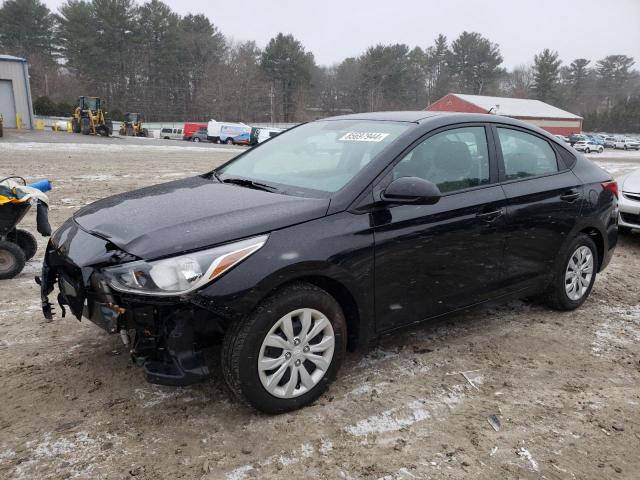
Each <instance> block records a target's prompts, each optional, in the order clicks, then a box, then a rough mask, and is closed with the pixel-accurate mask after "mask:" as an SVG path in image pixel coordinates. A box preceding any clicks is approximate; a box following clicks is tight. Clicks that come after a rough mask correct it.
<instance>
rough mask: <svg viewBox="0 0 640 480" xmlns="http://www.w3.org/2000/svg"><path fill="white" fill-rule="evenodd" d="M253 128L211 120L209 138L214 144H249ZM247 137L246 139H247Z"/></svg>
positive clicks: (242, 124) (208, 129) (208, 125)
mask: <svg viewBox="0 0 640 480" xmlns="http://www.w3.org/2000/svg"><path fill="white" fill-rule="evenodd" d="M250 132H251V127H250V126H249V125H246V124H244V123H229V122H217V121H215V120H209V123H208V124H207V137H209V140H211V141H212V142H213V143H247V144H248V143H249V134H250ZM245 137H246V138H245Z"/></svg>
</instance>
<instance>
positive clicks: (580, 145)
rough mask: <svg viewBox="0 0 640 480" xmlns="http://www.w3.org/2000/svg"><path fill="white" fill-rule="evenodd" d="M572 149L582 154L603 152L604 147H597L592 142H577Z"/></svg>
mask: <svg viewBox="0 0 640 480" xmlns="http://www.w3.org/2000/svg"><path fill="white" fill-rule="evenodd" d="M573 148H575V149H576V150H577V151H579V152H584V153H591V152H598V153H602V152H604V147H603V146H602V145H598V144H597V143H595V142H593V141H592V140H579V141H577V142H576V143H574V144H573Z"/></svg>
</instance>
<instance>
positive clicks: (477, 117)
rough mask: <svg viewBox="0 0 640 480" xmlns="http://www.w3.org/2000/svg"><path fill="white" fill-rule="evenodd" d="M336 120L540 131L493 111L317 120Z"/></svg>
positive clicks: (371, 114)
mask: <svg viewBox="0 0 640 480" xmlns="http://www.w3.org/2000/svg"><path fill="white" fill-rule="evenodd" d="M335 120H372V121H387V122H407V123H417V124H421V125H428V124H434V125H435V124H438V125H446V124H454V123H463V122H489V123H502V124H507V125H514V126H520V127H525V128H528V129H533V130H537V131H540V129H539V128H538V127H536V126H534V125H532V124H530V123H526V122H523V121H521V120H517V119H515V118H511V117H506V116H503V115H496V114H493V113H462V112H432V111H424V110H418V111H398V112H367V113H353V114H349V115H339V116H335V117H328V118H323V119H319V120H316V121H335Z"/></svg>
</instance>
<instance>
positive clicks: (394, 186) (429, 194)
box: [382, 177, 442, 205]
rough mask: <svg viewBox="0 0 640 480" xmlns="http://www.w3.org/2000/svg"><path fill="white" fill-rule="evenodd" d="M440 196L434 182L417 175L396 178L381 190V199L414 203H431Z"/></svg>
mask: <svg viewBox="0 0 640 480" xmlns="http://www.w3.org/2000/svg"><path fill="white" fill-rule="evenodd" d="M441 196H442V193H440V189H439V188H438V187H437V186H436V184H434V183H432V182H430V181H429V180H425V179H424V178H419V177H400V178H397V179H395V180H394V181H393V182H391V183H390V184H389V186H388V187H387V188H386V189H385V190H384V192H382V199H383V200H384V201H386V202H390V203H411V204H415V205H433V204H435V203H438V201H439V200H440V197H441Z"/></svg>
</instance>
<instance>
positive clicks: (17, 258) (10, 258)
mask: <svg viewBox="0 0 640 480" xmlns="http://www.w3.org/2000/svg"><path fill="white" fill-rule="evenodd" d="M25 262H26V260H25V258H24V252H23V251H22V249H21V248H20V247H19V246H18V245H16V244H15V243H12V242H7V241H2V240H0V280H5V279H7V278H13V277H15V276H16V275H18V274H19V273H20V272H21V271H22V269H23V268H24V264H25Z"/></svg>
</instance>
